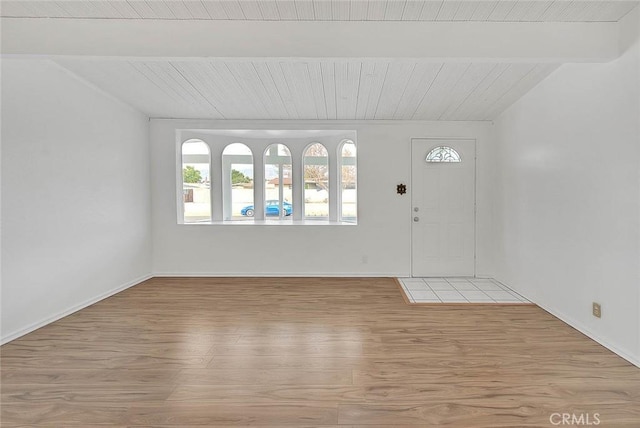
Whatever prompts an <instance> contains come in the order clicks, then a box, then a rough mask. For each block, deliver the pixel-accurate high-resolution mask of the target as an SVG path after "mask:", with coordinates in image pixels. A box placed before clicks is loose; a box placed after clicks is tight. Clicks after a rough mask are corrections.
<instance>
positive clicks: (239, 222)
mask: <svg viewBox="0 0 640 428" xmlns="http://www.w3.org/2000/svg"><path fill="white" fill-rule="evenodd" d="M178 225H179V226H357V225H358V223H356V222H347V221H329V220H282V221H280V220H229V221H208V222H199V223H179V224H178Z"/></svg>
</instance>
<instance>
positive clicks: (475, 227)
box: [408, 137, 478, 278]
mask: <svg viewBox="0 0 640 428" xmlns="http://www.w3.org/2000/svg"><path fill="white" fill-rule="evenodd" d="M414 140H429V141H432V142H433V144H434V146H433V147H434V148H435V147H437V146H438V142H442V143H443V144H442V145H446V142H447V141H472V142H473V154H474V156H473V278H476V275H477V274H478V140H477V139H476V138H469V137H443V138H436V137H411V141H410V147H409V176H410V185H411V187H410V189H411V192H410V195H411V200H410V207H409V214H410V215H409V217H408V218H409V223H411V225H410V227H411V232H410V233H409V254H410V258H409V266H410V272H409V273H410V276H411V278H414V276H413V227H414V226H413V223H414V222H413V206H414V205H413V202H414V199H413V188H414V187H413V185H414V183H413V145H414Z"/></svg>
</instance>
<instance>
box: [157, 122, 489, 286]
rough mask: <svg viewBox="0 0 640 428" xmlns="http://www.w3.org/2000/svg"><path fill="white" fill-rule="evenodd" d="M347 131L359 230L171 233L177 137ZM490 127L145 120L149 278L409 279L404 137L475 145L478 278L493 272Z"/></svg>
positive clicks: (253, 228) (193, 229)
mask: <svg viewBox="0 0 640 428" xmlns="http://www.w3.org/2000/svg"><path fill="white" fill-rule="evenodd" d="M197 128H204V129H206V128H212V129H252V128H255V129H353V130H356V131H357V143H358V225H357V226H257V225H178V224H177V219H176V212H177V209H176V203H177V202H176V190H175V189H176V129H197ZM490 130H491V125H490V124H489V123H483V122H475V123H465V122H439V123H438V122H412V123H410V122H395V123H391V122H384V123H381V122H373V123H372V122H368V123H364V122H350V123H349V122H317V121H316V122H302V121H296V122H242V121H228V122H224V121H217V122H215V121H209V122H207V121H179V120H152V122H151V153H152V159H151V162H152V166H151V174H152V200H153V208H152V222H153V237H154V240H153V260H154V269H153V270H154V274H155V275H346V276H357V275H373V276H378V275H379V276H393V275H400V276H408V275H410V273H411V272H410V259H411V258H410V238H411V235H410V231H411V196H410V192H411V187H409V194H407V195H404V196H400V195H397V194H396V185H397V184H399V183H406V184H410V177H411V174H410V165H411V164H410V160H411V159H410V153H411V151H410V147H411V146H410V143H411V138H420V137H421V138H424V137H455V138H476V139H477V146H478V168H477V170H478V211H479V214H478V228H477V229H478V262H477V264H478V270H477V273H478V275H480V276H484V275H490V274H491V273H492V266H491V260H490V259H489V258H487V256H488V255H489V254H490V251H488V250H487V248H490V239H491V237H490V233H491V218H492V214H491V212H490V209H491V204H490V203H489V202H488V201H490V200H491V195H490V193H491V187H490V186H489V183H490V182H491V179H490V176H491V174H493V171H492V170H491V168H488V167H486V166H485V165H486V164H487V161H488V159H487V157H486V156H485V154H486V153H489V152H491V151H490V150H489V149H488V144H490V143H491V140H490V139H489V138H488V136H489V135H490Z"/></svg>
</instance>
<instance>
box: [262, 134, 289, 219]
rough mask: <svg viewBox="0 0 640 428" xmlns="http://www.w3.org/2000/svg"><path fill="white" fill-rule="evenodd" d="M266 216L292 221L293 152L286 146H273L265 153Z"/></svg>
mask: <svg viewBox="0 0 640 428" xmlns="http://www.w3.org/2000/svg"><path fill="white" fill-rule="evenodd" d="M264 181H265V183H264V214H265V216H266V217H267V218H271V219H274V218H277V219H280V220H285V219H289V220H290V219H291V218H292V217H291V214H292V213H293V205H292V202H293V176H292V167H291V152H290V151H289V149H288V148H287V146H285V145H284V144H272V145H270V146H269V147H267V150H266V151H265V152H264Z"/></svg>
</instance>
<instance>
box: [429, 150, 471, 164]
mask: <svg viewBox="0 0 640 428" xmlns="http://www.w3.org/2000/svg"><path fill="white" fill-rule="evenodd" d="M425 160H426V161H427V162H462V159H460V155H459V154H458V152H456V151H455V149H454V148H452V147H447V146H440V147H436V148H434V149H433V150H431V151H430V152H429V154H428V155H427V158H426V159H425Z"/></svg>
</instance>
